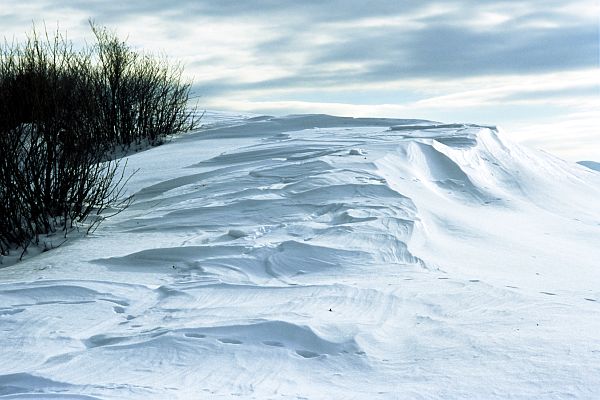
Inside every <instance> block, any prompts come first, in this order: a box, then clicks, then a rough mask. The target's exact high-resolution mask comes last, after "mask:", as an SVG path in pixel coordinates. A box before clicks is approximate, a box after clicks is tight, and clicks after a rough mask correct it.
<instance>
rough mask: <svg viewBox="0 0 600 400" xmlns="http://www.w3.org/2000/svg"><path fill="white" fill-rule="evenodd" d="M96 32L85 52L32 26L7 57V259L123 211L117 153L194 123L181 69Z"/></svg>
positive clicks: (3, 184) (2, 164)
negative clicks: (56, 234) (44, 239)
mask: <svg viewBox="0 0 600 400" xmlns="http://www.w3.org/2000/svg"><path fill="white" fill-rule="evenodd" d="M91 27H92V31H93V32H94V34H95V37H96V39H97V43H96V44H95V45H93V46H87V47H85V48H83V49H79V50H75V49H74V48H73V46H72V44H71V43H70V42H69V41H67V40H66V39H65V38H64V36H62V35H61V34H60V32H58V31H57V32H56V33H55V34H54V35H52V36H50V35H48V33H47V31H46V32H45V34H44V35H40V34H39V33H38V32H37V31H36V30H35V27H34V29H33V31H32V33H31V34H30V35H29V36H28V38H27V40H26V41H25V43H24V44H15V43H12V44H9V43H8V42H6V41H5V42H4V45H3V46H2V47H1V48H0V254H7V253H8V252H9V251H10V249H11V248H15V247H20V248H22V249H27V247H28V246H29V245H30V244H31V243H32V242H33V243H38V241H39V235H40V234H50V233H54V232H56V231H58V230H62V231H63V232H64V233H65V235H66V233H67V232H69V230H70V229H72V228H73V227H74V226H77V225H80V224H83V223H84V222H85V223H87V225H88V227H90V228H91V227H95V226H97V224H98V223H100V222H101V221H102V220H103V219H104V218H105V214H103V212H104V211H105V210H107V209H109V208H110V209H112V210H117V211H118V210H119V209H123V207H124V206H126V205H127V204H128V203H129V202H130V201H131V199H130V198H127V197H123V196H122V193H123V188H124V184H125V183H126V180H127V179H126V177H125V176H124V172H123V171H124V170H123V169H122V168H121V165H120V163H119V161H117V160H114V157H113V152H114V151H115V149H117V148H118V147H119V146H120V147H121V148H123V149H127V148H128V147H129V146H131V145H132V144H136V145H140V144H149V145H156V144H160V143H161V142H162V140H163V139H164V138H165V137H166V136H168V135H172V134H176V133H180V132H186V131H189V130H191V129H193V128H194V127H195V126H196V124H197V120H196V119H195V118H194V110H190V109H188V107H187V106H188V99H189V93H190V86H191V84H190V83H189V82H184V81H183V80H182V77H181V76H182V69H181V67H180V66H174V67H172V66H171V65H170V64H169V63H168V62H167V60H166V59H164V58H157V57H153V56H151V55H148V54H143V53H138V52H135V51H133V50H132V49H131V48H130V47H129V46H128V45H127V44H126V43H125V42H123V41H120V40H119V39H118V37H117V36H116V35H115V34H114V33H112V32H110V31H108V30H107V29H106V28H98V27H96V26H94V25H93V23H91Z"/></svg>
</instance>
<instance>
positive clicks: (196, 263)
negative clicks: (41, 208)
mask: <svg viewBox="0 0 600 400" xmlns="http://www.w3.org/2000/svg"><path fill="white" fill-rule="evenodd" d="M208 118H209V122H210V124H209V125H208V126H207V127H206V129H205V130H203V131H201V132H198V133H196V134H192V135H189V136H184V137H181V138H178V139H176V140H174V142H172V143H170V144H168V145H165V146H161V147H158V148H154V149H152V150H149V151H146V152H143V153H140V154H137V155H135V156H132V157H131V158H130V159H129V165H130V167H131V168H140V172H139V173H138V174H136V175H135V176H134V178H133V179H132V181H131V182H130V186H129V190H130V191H131V193H135V194H136V197H135V203H134V204H133V205H132V206H131V207H130V208H129V209H127V210H126V211H125V212H123V213H122V214H120V215H118V216H116V217H115V218H113V219H112V220H110V221H108V222H106V223H105V225H103V226H102V227H101V228H100V229H99V230H98V231H96V233H95V234H94V235H93V236H91V237H87V238H84V239H79V240H74V241H71V242H69V243H67V244H65V245H64V246H62V247H60V248H58V249H56V250H53V251H51V252H48V253H44V254H41V255H40V256H37V257H34V258H31V259H29V260H27V261H25V262H22V263H19V264H16V265H12V266H9V267H6V268H3V269H0V276H1V277H2V283H1V284H0V358H1V359H2V363H0V398H31V397H35V398H56V397H60V398H79V399H88V398H103V399H113V398H114V399H119V398H122V399H135V398H140V399H141V398H181V399H186V398H229V397H232V396H241V397H243V398H261V399H263V398H278V399H279V398H294V399H296V398H310V399H332V398H340V399H349V398H357V399H359V398H360V399H362V398H381V399H392V398H457V397H464V398H473V397H476V398H494V397H498V398H506V397H513V398H540V397H546V398H562V397H569V396H574V397H580V398H594V397H598V396H600V383H599V381H598V376H600V338H599V336H598V334H597V333H598V331H600V318H598V315H600V314H599V312H600V270H599V264H598V260H600V246H599V245H598V244H599V243H600V202H598V199H599V198H600V174H599V173H597V172H595V171H592V170H590V169H586V168H584V167H582V166H578V165H576V164H570V163H567V162H565V161H562V160H560V159H557V158H555V157H553V156H551V155H548V154H545V153H543V152H539V151H535V150H531V149H528V148H524V147H521V146H519V145H516V144H514V143H511V142H510V141H508V140H506V138H504V137H503V136H502V134H500V133H498V131H497V130H496V129H495V128H493V127H484V126H477V125H463V124H440V123H434V122H429V121H421V120H392V119H365V118H362V119H353V118H338V117H331V116H324V115H296V116H289V117H284V118H272V117H254V118H249V117H244V116H235V115H225V114H218V113H217V114H211V115H209V117H208Z"/></svg>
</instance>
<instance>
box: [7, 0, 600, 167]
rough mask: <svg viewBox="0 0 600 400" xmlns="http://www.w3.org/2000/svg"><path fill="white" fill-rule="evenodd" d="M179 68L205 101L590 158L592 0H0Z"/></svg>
mask: <svg viewBox="0 0 600 400" xmlns="http://www.w3.org/2000/svg"><path fill="white" fill-rule="evenodd" d="M90 18H92V19H93V20H95V21H96V23H97V24H100V25H106V26H108V27H110V28H112V29H114V30H116V31H117V32H118V33H119V34H120V35H121V36H122V37H123V38H127V40H128V42H129V43H130V44H131V45H132V46H134V47H136V48H139V49H144V50H148V51H151V52H160V53H161V54H166V55H167V56H168V57H169V58H171V59H173V60H174V61H175V60H177V61H180V62H182V63H183V65H184V66H185V71H186V74H187V75H189V76H190V77H191V78H193V80H194V93H195V95H197V96H199V97H198V105H199V107H201V108H206V109H212V110H226V111H236V112H252V113H259V114H269V115H285V114H296V113H327V114H333V115H346V116H370V117H398V118H423V119H429V120H435V121H441V122H470V123H480V124H489V125H496V126H498V127H499V128H500V129H501V130H502V131H504V132H505V133H506V134H507V135H509V136H510V137H511V138H512V139H513V140H516V141H520V142H524V143H526V144H529V145H531V146H534V147H537V148H541V149H543V150H545V151H548V152H550V153H553V154H555V155H558V156H559V157H562V158H565V159H568V160H572V161H577V160H597V161H599V160H600V129H598V127H600V51H599V42H600V35H599V26H600V2H598V0H576V1H565V0H560V1H558V0H545V1H539V0H536V1H534V0H518V1H500V0H437V1H436V0H433V1H425V0H411V1H406V0H395V1H383V0H371V1H369V0H331V1H326V0H212V1H209V0H169V1H165V0H145V1H138V0H127V1H106V0H28V1H23V0H0V27H1V28H2V30H1V31H0V33H2V34H3V36H4V37H6V38H8V39H9V40H13V39H15V40H21V39H22V38H23V37H24V34H25V32H27V31H29V30H30V29H31V26H32V22H36V23H38V24H39V23H42V22H45V24H46V25H47V26H48V27H49V28H56V26H57V25H58V26H59V28H60V29H61V30H63V31H67V32H68V36H69V38H70V39H71V40H73V41H74V42H75V43H82V42H83V41H84V40H88V41H91V40H92V37H91V34H90V30H89V25H88V22H87V21H88V20H89V19H90Z"/></svg>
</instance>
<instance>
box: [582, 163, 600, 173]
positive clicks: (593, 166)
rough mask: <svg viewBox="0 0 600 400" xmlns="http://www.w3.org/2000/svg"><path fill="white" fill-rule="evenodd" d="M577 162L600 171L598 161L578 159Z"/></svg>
mask: <svg viewBox="0 0 600 400" xmlns="http://www.w3.org/2000/svg"><path fill="white" fill-rule="evenodd" d="M577 164H579V165H583V166H584V167H587V168H589V169H593V170H594V171H600V162H596V161H577Z"/></svg>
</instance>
